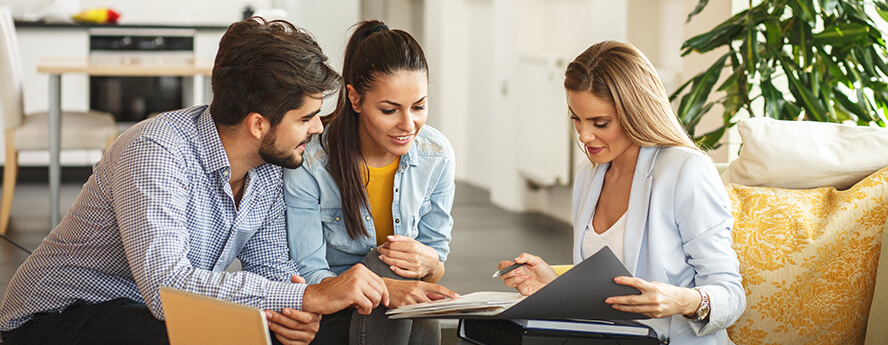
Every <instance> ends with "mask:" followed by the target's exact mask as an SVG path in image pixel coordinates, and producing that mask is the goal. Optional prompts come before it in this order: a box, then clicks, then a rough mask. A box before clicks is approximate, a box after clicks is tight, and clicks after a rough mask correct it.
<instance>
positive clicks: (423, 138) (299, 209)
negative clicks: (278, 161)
mask: <svg viewBox="0 0 888 345" xmlns="http://www.w3.org/2000/svg"><path fill="white" fill-rule="evenodd" d="M324 138H325V136H324V135H315V137H314V138H312V140H311V142H310V143H308V144H306V145H305V153H304V154H303V158H304V161H303V165H302V167H300V168H299V169H294V170H289V169H285V170H284V200H285V202H286V205H287V211H286V214H287V216H286V217H287V241H288V242H289V245H290V258H291V259H293V260H294V261H296V263H297V264H298V267H299V272H301V274H302V275H303V277H304V278H305V280H306V282H307V283H309V284H317V283H320V282H321V280H323V279H324V278H327V277H333V276H336V275H337V274H341V273H342V272H344V271H346V270H348V269H349V268H350V267H351V266H353V265H355V264H357V263H359V262H361V260H362V259H363V258H364V256H366V255H367V254H368V253H369V252H370V251H373V250H374V249H375V248H376V230H375V227H374V225H373V218H372V216H371V215H370V212H369V211H368V210H367V209H362V210H361V218H362V219H363V220H364V226H365V227H366V228H367V231H368V232H369V234H370V236H369V237H364V236H361V237H358V238H357V239H355V240H352V239H351V238H349V236H348V233H347V232H346V229H345V219H344V217H343V216H342V201H341V200H342V199H341V197H340V194H339V187H338V186H337V185H336V182H335V181H334V180H333V177H332V176H331V175H330V172H329V171H328V170H327V153H326V152H325V151H324V148H323V145H321V140H324ZM400 165H401V166H400V167H399V168H398V171H397V172H396V173H395V184H394V190H393V193H394V198H393V201H392V218H394V219H393V225H394V232H395V234H397V235H402V236H408V237H411V238H414V239H416V240H417V241H419V242H420V243H422V244H425V245H426V246H429V247H431V248H433V249H435V251H437V252H438V259H439V260H441V262H444V260H446V259H447V254H448V253H449V252H450V230H451V229H452V228H453V218H452V217H451V216H450V210H451V208H452V206H453V195H454V192H455V190H456V186H455V184H454V182H453V178H454V172H455V159H454V155H453V147H451V146H450V142H449V141H447V138H445V137H444V135H442V134H441V132H439V131H438V130H436V129H434V128H432V127H431V126H428V125H425V126H423V127H422V128H421V129H420V131H419V133H418V135H417V136H416V139H415V141H414V142H413V145H412V146H411V147H410V150H409V151H408V152H407V153H406V154H405V155H403V156H401V163H400Z"/></svg>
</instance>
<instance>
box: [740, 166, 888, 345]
mask: <svg viewBox="0 0 888 345" xmlns="http://www.w3.org/2000/svg"><path fill="white" fill-rule="evenodd" d="M727 190H728V195H729V196H730V197H731V201H732V204H733V214H734V218H735V223H734V231H733V233H732V236H733V239H734V244H733V247H734V250H735V251H736V252H737V254H738V256H739V259H740V274H741V275H742V276H743V287H744V288H746V295H747V296H746V297H747V298H746V302H747V307H746V312H745V313H744V314H743V316H741V317H740V319H739V320H737V322H736V323H735V324H734V325H733V326H731V327H730V328H729V329H728V334H729V335H730V337H731V340H733V341H734V342H735V343H737V344H750V345H753V344H755V345H758V344H781V345H782V344H863V341H864V337H865V335H866V321H867V318H868V316H869V310H870V303H871V301H872V297H873V288H874V286H875V280H876V279H875V278H876V268H877V267H878V264H879V261H878V260H879V251H880V248H881V233H882V229H883V228H884V226H885V221H886V219H888V168H884V169H882V170H880V171H878V172H875V173H873V174H872V175H870V176H868V177H867V178H865V179H863V180H861V181H860V182H858V183H857V184H855V185H854V186H853V187H851V188H850V189H847V190H844V191H837V190H836V189H835V188H832V187H824V188H817V189H807V190H789V189H779V188H766V187H746V186H741V185H728V186H727ZM879 327H885V326H884V325H882V326H879Z"/></svg>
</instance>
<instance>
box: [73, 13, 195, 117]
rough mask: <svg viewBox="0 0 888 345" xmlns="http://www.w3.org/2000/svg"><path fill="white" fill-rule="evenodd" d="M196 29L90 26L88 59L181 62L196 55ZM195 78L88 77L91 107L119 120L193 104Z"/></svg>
mask: <svg viewBox="0 0 888 345" xmlns="http://www.w3.org/2000/svg"><path fill="white" fill-rule="evenodd" d="M194 34H195V30H193V29H166V28H91V29H90V31H89V58H90V60H91V62H93V63H101V64H121V65H125V64H153V65H163V64H182V63H192V62H193V60H194ZM192 89H193V81H192V78H191V77H171V76H152V77H104V76H90V77H89V95H90V96H89V98H90V99H89V106H90V108H91V109H96V110H103V111H107V112H109V113H112V114H114V116H115V118H116V119H117V121H118V122H120V123H132V122H138V121H141V120H143V119H145V118H147V117H148V116H149V115H151V114H155V113H159V112H164V111H169V110H175V109H180V108H183V107H184V106H185V104H190V100H191V97H192Z"/></svg>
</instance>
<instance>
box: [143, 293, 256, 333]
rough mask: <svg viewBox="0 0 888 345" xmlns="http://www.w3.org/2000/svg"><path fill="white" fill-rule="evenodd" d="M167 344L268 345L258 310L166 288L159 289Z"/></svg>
mask: <svg viewBox="0 0 888 345" xmlns="http://www.w3.org/2000/svg"><path fill="white" fill-rule="evenodd" d="M160 300H161V302H162V303H163V310H164V314H165V316H166V328H167V334H168V335H169V337H170V344H171V345H204V344H206V345H210V344H212V345H219V344H232V345H234V344H243V345H254V344H255V345H270V344H271V335H270V334H269V333H268V322H267V321H266V320H265V314H264V313H263V312H262V310H261V309H259V308H253V307H248V306H245V305H241V304H235V303H231V302H227V301H223V300H220V299H216V298H211V297H206V296H201V295H197V294H193V293H190V292H185V291H180V290H176V289H173V288H169V287H161V288H160Z"/></svg>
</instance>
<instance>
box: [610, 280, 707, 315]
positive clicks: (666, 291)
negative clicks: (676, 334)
mask: <svg viewBox="0 0 888 345" xmlns="http://www.w3.org/2000/svg"><path fill="white" fill-rule="evenodd" d="M614 281H615V282H616V283H617V284H620V285H626V286H631V287H634V288H636V289H638V290H639V291H641V295H630V296H614V297H609V298H608V299H606V300H605V301H604V302H605V303H607V304H610V305H611V306H613V308H614V309H616V310H620V311H626V312H631V313H638V314H643V315H647V316H650V317H652V318H660V317H666V316H672V315H675V314H682V315H693V314H694V313H696V312H697V308H698V307H699V306H700V302H701V297H700V293H699V292H697V291H696V290H693V289H688V288H684V287H678V286H675V285H671V284H666V283H661V282H649V281H646V280H644V279H641V278H633V277H616V278H614Z"/></svg>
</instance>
